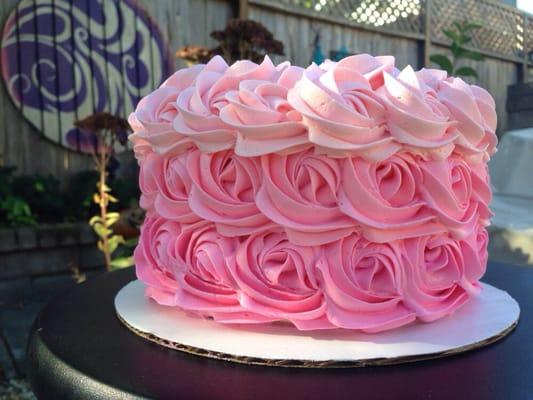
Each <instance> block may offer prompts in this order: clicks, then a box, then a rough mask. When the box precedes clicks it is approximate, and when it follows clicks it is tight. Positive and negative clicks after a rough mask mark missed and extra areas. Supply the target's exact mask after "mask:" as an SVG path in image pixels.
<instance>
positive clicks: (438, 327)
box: [115, 281, 520, 367]
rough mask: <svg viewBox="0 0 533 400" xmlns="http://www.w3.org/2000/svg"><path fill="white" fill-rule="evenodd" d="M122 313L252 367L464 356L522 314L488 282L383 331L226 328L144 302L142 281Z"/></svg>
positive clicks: (120, 299)
mask: <svg viewBox="0 0 533 400" xmlns="http://www.w3.org/2000/svg"><path fill="white" fill-rule="evenodd" d="M115 308H116V311H117V314H118V316H119V318H120V319H121V321H122V322H123V323H124V324H125V325H126V326H127V327H128V328H130V329H131V330H132V331H134V332H135V333H137V334H138V335H140V336H143V337H145V338H146V339H149V340H152V341H154V342H157V343H159V344H160V345H162V346H166V347H170V348H174V349H177V350H181V351H185V352H188V353H193V354H197V355H202V356H206V357H211V358H217V359H222V360H229V361H235V362H241V363H247V364H261V365H277V366H295V367H342V366H366V365H386V364H397V363H402V362H409V361H415V360H421V359H428V358H436V357H443V356H446V355H450V354H457V353H460V352H464V351H467V350H472V349H475V348H479V347H482V346H485V345H487V344H490V343H493V342H495V341H497V340H499V339H501V338H503V337H504V336H505V335H507V334H508V333H509V332H511V331H512V330H513V328H514V327H515V326H516V324H517V323H518V318H519V315H520V308H519V306H518V303H517V302H516V301H515V300H514V299H513V298H512V297H511V296H510V295H509V294H508V293H507V292H504V291H502V290H499V289H497V288H495V287H493V286H491V285H488V284H483V291H482V292H481V294H480V295H479V296H478V297H476V298H473V299H472V300H471V301H470V302H469V303H467V304H466V305H465V306H464V307H462V308H461V309H460V310H458V311H457V312H456V313H455V314H453V315H452V316H449V317H446V318H443V319H441V320H439V321H436V322H432V323H421V322H415V323H413V324H411V325H408V326H405V327H402V328H398V329H395V330H392V331H387V332H382V333H377V334H364V333H360V332H350V331H343V330H334V331H314V332H300V331H298V330H296V328H294V327H292V326H289V325H284V324H267V325H253V326H250V325H239V326H235V325H223V324H219V323H216V322H214V321H209V320H205V319H201V318H195V317H191V316H189V315H187V314H185V313H184V312H183V311H181V310H179V309H178V308H175V307H167V306H161V305H159V304H157V303H156V302H155V301H154V300H151V299H149V298H147V297H145V295H144V284H143V283H142V282H140V281H133V282H130V283H129V284H127V285H126V286H124V287H123V288H122V289H121V290H120V291H119V292H118V294H117V296H116V298H115Z"/></svg>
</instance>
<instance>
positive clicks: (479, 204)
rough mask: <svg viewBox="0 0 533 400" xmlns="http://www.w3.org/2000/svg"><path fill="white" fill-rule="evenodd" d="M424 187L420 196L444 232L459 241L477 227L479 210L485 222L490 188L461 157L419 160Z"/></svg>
mask: <svg viewBox="0 0 533 400" xmlns="http://www.w3.org/2000/svg"><path fill="white" fill-rule="evenodd" d="M420 169H421V170H422V173H423V176H424V185H421V186H420V190H421V192H422V196H423V197H424V199H425V200H426V202H427V204H428V206H429V207H430V208H431V209H433V210H434V211H435V212H436V214H437V215H438V217H439V220H440V221H441V222H442V223H443V224H444V225H445V226H446V228H447V230H448V231H449V232H450V233H451V234H452V235H453V236H454V237H458V238H462V237H466V236H468V235H469V234H471V233H472V231H473V230H474V229H475V228H476V225H477V223H478V220H479V215H480V213H479V211H481V212H482V216H483V217H485V218H486V219H488V218H489V217H490V212H489V211H488V202H490V197H491V196H490V188H489V187H488V185H487V182H486V181H485V180H484V179H483V178H482V177H480V176H479V175H476V174H473V172H472V167H471V166H470V165H469V164H468V163H467V162H466V161H465V160H464V159H463V158H461V157H458V156H451V157H450V158H448V159H446V160H437V161H421V162H420Z"/></svg>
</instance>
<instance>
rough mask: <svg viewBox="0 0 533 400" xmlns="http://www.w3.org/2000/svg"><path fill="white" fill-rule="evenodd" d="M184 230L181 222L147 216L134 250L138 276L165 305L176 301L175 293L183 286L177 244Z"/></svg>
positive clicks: (152, 294)
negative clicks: (179, 276) (177, 277)
mask: <svg viewBox="0 0 533 400" xmlns="http://www.w3.org/2000/svg"><path fill="white" fill-rule="evenodd" d="M180 233H181V225H180V224H179V223H177V222H174V221H168V220H165V219H163V218H160V217H155V216H154V217H150V216H147V217H146V219H145V220H144V224H143V226H142V227H141V235H140V237H139V244H138V245H137V247H136V248H135V251H134V253H133V257H134V260H135V271H136V273H137V278H139V279H140V280H141V281H143V282H144V283H145V284H146V295H147V296H149V297H152V298H153V299H154V300H156V301H157V302H158V303H160V304H163V305H169V306H173V305H175V299H174V297H175V293H176V291H177V290H179V284H178V282H177V281H176V277H175V273H174V271H175V268H176V266H177V259H176V253H175V249H174V248H175V241H176V238H177V237H178V236H179V235H180Z"/></svg>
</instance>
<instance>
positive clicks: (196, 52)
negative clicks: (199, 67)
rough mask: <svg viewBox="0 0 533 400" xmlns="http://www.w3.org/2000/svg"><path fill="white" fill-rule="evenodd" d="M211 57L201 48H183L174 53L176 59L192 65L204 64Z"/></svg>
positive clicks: (209, 53) (207, 50)
mask: <svg viewBox="0 0 533 400" xmlns="http://www.w3.org/2000/svg"><path fill="white" fill-rule="evenodd" d="M212 56H213V54H211V51H210V50H209V49H206V48H205V47H201V46H195V45H191V46H185V47H182V48H181V49H178V51H176V57H177V58H181V59H183V60H185V61H188V62H190V63H194V64H205V63H207V62H208V61H209V59H210V58H211V57H212Z"/></svg>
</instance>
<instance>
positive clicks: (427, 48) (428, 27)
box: [423, 0, 431, 67]
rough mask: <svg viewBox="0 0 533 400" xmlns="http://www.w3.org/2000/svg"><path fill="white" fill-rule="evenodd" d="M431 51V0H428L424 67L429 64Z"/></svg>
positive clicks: (425, 18)
mask: <svg viewBox="0 0 533 400" xmlns="http://www.w3.org/2000/svg"><path fill="white" fill-rule="evenodd" d="M430 52H431V0H426V13H425V14H424V65H423V66H424V67H428V66H429V56H430V54H429V53H430Z"/></svg>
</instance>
